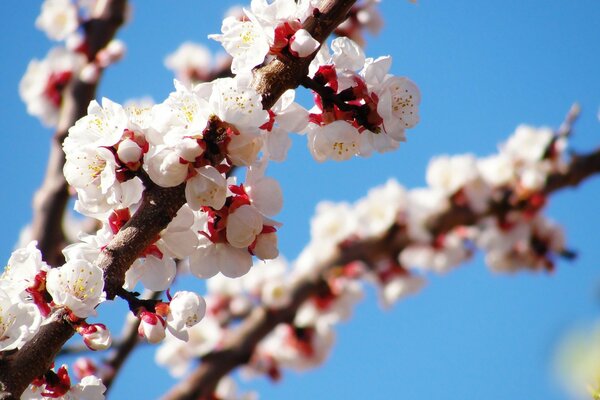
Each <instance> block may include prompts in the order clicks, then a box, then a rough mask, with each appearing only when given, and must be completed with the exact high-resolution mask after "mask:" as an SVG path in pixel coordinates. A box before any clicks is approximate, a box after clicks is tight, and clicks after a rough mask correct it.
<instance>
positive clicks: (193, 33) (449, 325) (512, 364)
mask: <svg viewBox="0 0 600 400" xmlns="http://www.w3.org/2000/svg"><path fill="white" fill-rule="evenodd" d="M39 3H40V2H27V4H28V5H27V6H24V5H23V2H20V1H15V0H8V1H3V2H1V4H0V11H1V12H2V15H4V16H6V17H5V21H4V22H3V24H0V34H1V35H2V37H3V38H4V39H3V40H2V42H1V44H0V46H1V49H2V59H3V63H2V65H1V66H0V70H1V71H2V83H1V84H0V90H1V92H2V99H3V100H2V107H1V108H0V116H1V118H0V129H1V130H2V132H3V134H2V135H1V136H0V143H1V145H0V149H1V150H0V151H1V152H2V160H3V161H4V162H5V167H4V168H2V169H0V179H1V180H2V182H4V185H5V188H6V192H5V195H4V196H3V197H2V200H1V201H2V203H1V204H2V205H3V207H1V208H0V213H1V214H0V218H1V220H2V221H3V226H4V229H3V230H2V232H1V233H0V235H1V239H2V240H1V241H0V257H3V259H5V260H7V259H8V257H9V255H10V251H11V249H12V247H13V245H14V243H15V241H16V239H17V237H18V234H19V231H20V229H21V228H22V227H23V226H25V225H26V224H27V223H28V221H29V220H30V218H31V197H32V194H33V193H34V192H35V190H36V188H37V187H38V186H39V184H40V182H41V180H42V178H43V170H44V166H45V163H46V157H47V149H48V144H49V141H50V137H51V131H49V130H47V129H44V128H43V127H42V126H41V124H40V123H39V122H38V121H37V120H35V119H33V118H31V117H29V116H28V115H27V114H26V112H25V107H24V105H23V104H22V103H21V101H20V99H19V98H18V94H17V85H18V82H19V80H20V78H21V76H22V74H23V73H24V71H25V69H26V66H27V63H28V62H29V60H30V59H31V58H34V57H37V58H41V57H43V56H44V55H45V54H46V52H47V50H48V49H49V47H50V43H49V42H48V40H47V39H46V38H45V37H44V35H43V34H42V33H41V32H38V31H36V30H35V28H34V26H33V22H34V20H35V16H36V15H37V12H38V10H39V9H38V4H39ZM132 3H133V12H132V20H131V21H130V23H129V24H128V25H127V26H126V27H125V28H124V29H123V30H122V31H121V32H120V34H119V37H120V38H121V39H123V40H124V41H125V43H126V44H127V46H128V53H127V55H126V58H125V59H124V60H123V61H122V62H121V63H120V64H118V65H115V66H114V67H111V68H110V69H109V70H108V71H107V73H106V75H105V77H104V79H103V80H102V83H101V87H100V90H99V94H98V95H99V97H100V96H106V97H109V98H111V99H113V100H115V101H119V102H123V101H125V100H127V99H129V98H133V97H141V96H151V97H153V98H154V99H155V100H156V101H161V100H163V99H164V98H165V97H166V96H167V94H168V92H169V91H170V90H171V89H172V75H171V73H170V71H168V70H166V69H165V68H164V67H163V59H164V57H165V56H166V55H167V54H168V53H170V52H172V51H173V50H175V49H176V48H177V46H178V45H179V44H180V43H181V42H183V41H184V40H193V41H199V42H205V43H206V42H208V41H207V40H206V39H205V38H206V35H207V34H209V33H216V32H218V31H219V28H220V21H221V16H222V13H223V11H224V10H225V9H226V8H227V7H228V6H230V5H233V4H234V2H232V1H229V0H222V1H220V2H198V1H192V0H178V1H164V0H154V1H144V2H142V1H139V0H138V1H133V2H132ZM382 10H383V14H384V16H385V20H386V26H385V28H384V29H383V31H382V32H381V34H380V36H379V37H376V38H373V39H372V40H370V42H369V45H368V46H367V54H368V55H369V56H374V57H376V56H379V55H384V54H391V55H392V56H393V57H394V63H393V67H392V71H393V72H394V74H396V75H404V76H408V77H410V78H411V79H412V80H414V81H415V82H416V83H417V84H418V85H419V87H420V89H421V92H422V97H423V102H422V107H421V123H420V124H419V125H418V126H417V127H416V128H415V129H413V130H411V131H410V132H408V142H407V143H406V144H404V145H403V146H401V148H400V149H399V150H398V151H397V152H395V153H391V154H385V155H374V156H372V157H371V158H369V159H355V160H352V161H349V162H345V163H334V162H327V163H323V164H319V163H316V162H315V161H313V160H312V158H311V157H310V155H309V153H308V150H307V149H306V145H305V141H304V138H302V137H299V138H297V139H295V140H294V146H293V149H292V153H291V154H290V157H289V159H288V161H287V162H286V163H283V164H273V165H272V166H271V167H270V169H269V173H270V175H272V176H274V177H276V178H277V179H279V180H280V182H281V183H282V186H283V189H284V195H285V208H284V210H283V212H282V213H281V214H280V215H279V220H281V221H282V222H283V223H284V227H283V228H282V230H281V231H280V232H281V235H280V243H281V250H282V252H283V254H285V255H286V257H287V258H289V259H293V258H294V257H295V256H296V255H297V254H298V252H299V251H300V249H301V248H302V246H303V244H304V243H306V241H307V239H308V232H309V225H308V220H309V218H310V216H311V215H312V212H313V210H314V207H315V205H316V204H317V202H318V201H319V200H323V199H328V200H336V201H339V200H350V201H353V200H355V199H357V198H359V197H361V196H362V195H364V194H365V193H366V192H367V190H368V189H369V188H370V187H372V186H375V185H378V184H381V183H383V182H385V181H386V180H387V179H388V178H389V177H395V178H396V179H398V180H399V181H400V182H401V183H403V184H404V185H405V186H407V187H409V188H412V187H417V186H422V185H424V183H425V178H424V176H425V175H424V171H425V168H426V166H427V163H428V160H429V159H430V158H431V157H432V156H434V155H439V154H457V153H465V152H472V153H475V154H478V155H485V154H489V153H492V152H494V151H495V149H496V146H497V145H498V143H500V142H501V141H503V140H505V138H506V137H508V135H509V134H510V133H511V132H512V131H513V130H514V128H515V127H516V126H517V125H518V124H520V123H528V124H533V125H548V126H552V127H557V126H558V125H559V124H560V122H561V121H562V119H563V116H564V115H565V113H566V112H567V110H568V109H569V107H570V105H571V104H572V103H573V102H574V101H578V102H580V104H581V105H582V107H583V115H582V117H581V119H580V121H579V122H578V123H577V126H576V131H575V137H574V138H573V140H572V147H573V148H574V149H575V150H580V151H586V150H587V151H589V150H591V149H593V148H594V147H595V146H598V145H599V144H600V135H598V133H599V132H600V125H599V122H598V120H597V117H596V114H597V110H598V106H599V105H600V78H599V77H598V72H599V71H600V56H599V55H600V51H599V50H600V45H599V44H598V39H599V38H600V24H598V21H600V3H598V2H597V0H578V1H572V0H530V1H526V2H523V1H517V0H505V1H502V2H500V1H486V2H482V1H474V0H473V1H466V0H464V1H460V0H459V1H451V2H450V1H444V2H442V1H424V0H423V1H420V2H419V4H417V5H414V4H411V3H409V2H407V1H403V0H384V1H383V4H382ZM210 46H211V47H212V48H213V49H215V50H216V49H217V48H218V46H217V44H216V43H211V44H210ZM599 195H600V184H599V182H598V180H597V179H593V180H590V181H588V182H586V183H585V184H584V185H583V186H582V187H580V188H577V189H573V190H565V191H563V192H561V193H560V194H558V195H557V196H555V197H554V198H553V199H552V201H551V203H550V206H549V209H548V210H547V213H548V215H550V216H551V217H552V218H554V219H555V220H557V221H559V222H561V224H562V225H563V226H564V227H565V230H566V232H567V237H568V242H569V244H570V246H571V247H572V248H574V249H576V250H577V251H578V253H579V257H578V259H577V260H575V261H574V262H560V263H559V264H558V268H557V271H556V272H555V273H554V274H551V275H548V274H527V273H525V274H519V275H516V276H497V275H494V274H492V273H491V272H489V271H488V270H487V269H486V268H485V266H484V265H483V263H482V261H481V257H476V258H475V260H474V261H473V262H471V263H469V264H468V265H464V266H463V267H461V268H459V269H458V270H456V271H454V272H452V273H451V274H448V275H445V276H440V277H432V278H431V280H430V283H429V285H428V286H427V287H426V289H425V290H424V291H423V292H422V293H421V294H419V295H418V296H417V297H414V298H411V299H408V300H406V301H404V302H402V303H400V304H398V305H397V306H396V307H394V308H393V309H392V310H390V311H382V310H380V309H379V308H378V306H377V304H376V301H375V298H374V296H373V293H369V295H368V296H367V298H366V299H365V301H363V303H361V305H360V306H359V307H358V308H357V310H356V314H355V317H354V318H353V319H352V320H351V321H350V322H348V323H346V324H343V325H342V326H340V327H339V329H338V335H337V344H336V346H335V348H334V350H333V352H332V354H331V356H330V358H329V360H328V361H327V362H326V364H325V365H324V366H323V367H322V368H320V369H318V370H314V371H311V372H308V373H304V374H296V373H286V374H285V375H284V379H283V381H282V382H281V383H279V384H275V385H273V384H271V383H269V382H267V381H265V380H257V381H252V382H250V383H245V384H244V387H247V388H256V389H257V390H259V391H260V392H261V394H262V398H266V399H272V398H285V399H306V398H317V399H320V398H347V399H364V398H368V399H391V398H404V399H426V398H428V399H432V398H446V399H461V400H462V399H480V398H485V399H486V400H495V399H498V400H500V399H502V400H505V399H545V400H559V399H566V398H567V396H566V395H565V394H564V392H562V391H561V390H560V388H559V386H558V384H557V383H556V382H555V379H554V377H553V371H552V358H553V352H554V349H555V346H556V345H557V343H558V341H559V339H560V337H561V336H562V335H563V334H564V333H565V332H566V331H567V330H568V329H569V328H571V327H572V326H575V325H578V324H582V323H586V321H590V322H591V321H593V320H594V319H595V318H596V317H597V315H598V310H599V308H600V307H598V306H599V305H600V296H599V293H600V290H599V289H600V269H599V268H598V266H599V264H600V261H598V260H600V246H598V245H597V242H598V235H596V227H597V226H600V208H599V207H598V200H597V199H598V196H599ZM118 318H120V317H117V320H118ZM116 332H118V331H115V333H116ZM152 353H153V350H152V349H151V348H150V347H146V348H144V349H143V350H142V351H140V352H139V354H138V355H137V356H136V358H134V359H133V360H131V362H130V363H129V365H128V372H127V373H126V374H124V375H123V376H122V377H121V378H120V379H119V380H118V382H117V383H116V386H115V388H114V393H113V395H114V398H123V397H125V394H126V393H128V395H129V396H130V397H131V396H132V395H133V396H134V398H153V397H156V396H158V395H159V394H160V393H163V392H164V391H165V390H167V389H168V387H169V386H170V385H171V384H172V380H171V379H170V378H169V377H168V374H167V372H166V371H164V370H161V369H159V368H154V367H152V366H151V365H150V361H151V359H152ZM136 363H137V364H136ZM140 363H143V364H140ZM141 365H143V367H140V366H141ZM132 390H135V391H134V392H132Z"/></svg>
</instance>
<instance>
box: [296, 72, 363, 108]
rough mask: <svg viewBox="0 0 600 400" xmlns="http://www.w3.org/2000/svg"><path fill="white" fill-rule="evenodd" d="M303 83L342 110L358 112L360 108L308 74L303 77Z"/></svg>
mask: <svg viewBox="0 0 600 400" xmlns="http://www.w3.org/2000/svg"><path fill="white" fill-rule="evenodd" d="M301 85H302V86H303V87H305V88H307V89H310V90H312V91H313V92H315V93H317V94H318V95H319V96H321V98H322V99H323V100H325V101H327V102H329V103H333V104H335V105H336V106H337V108H339V109H340V110H342V111H353V112H357V111H359V109H360V108H359V107H358V106H353V105H351V104H348V103H346V102H344V101H343V100H342V99H341V98H340V97H339V96H337V95H336V94H335V92H334V91H333V89H331V88H330V87H327V86H323V85H321V84H319V83H318V82H316V81H315V80H314V79H311V78H309V77H308V76H305V77H304V78H302V82H301Z"/></svg>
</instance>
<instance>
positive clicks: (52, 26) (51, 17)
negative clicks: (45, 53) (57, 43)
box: [35, 0, 79, 40]
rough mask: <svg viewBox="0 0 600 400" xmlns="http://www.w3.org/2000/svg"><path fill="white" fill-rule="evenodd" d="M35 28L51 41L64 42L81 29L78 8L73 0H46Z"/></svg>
mask: <svg viewBox="0 0 600 400" xmlns="http://www.w3.org/2000/svg"><path fill="white" fill-rule="evenodd" d="M35 26H36V28H38V29H40V30H42V31H44V32H45V33H46V35H48V37H49V38H50V39H53V40H64V39H66V38H67V36H69V35H70V34H71V33H73V32H75V30H76V29H77V28H78V27H79V20H78V17H77V7H76V6H75V4H73V2H72V1H71V0H45V1H44V3H42V12H41V14H40V15H39V16H38V17H37V19H36V20H35Z"/></svg>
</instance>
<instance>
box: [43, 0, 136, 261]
mask: <svg viewBox="0 0 600 400" xmlns="http://www.w3.org/2000/svg"><path fill="white" fill-rule="evenodd" d="M126 5H127V0H102V1H99V2H98V3H97V4H96V7H95V9H94V10H93V14H92V18H91V19H90V20H89V21H87V22H86V23H85V24H84V30H85V40H86V44H87V48H88V51H87V54H88V60H90V61H91V60H93V59H94V58H95V57H96V54H97V53H98V51H100V50H101V49H102V48H104V47H105V46H106V45H107V44H108V43H109V42H110V41H111V40H112V38H113V37H114V35H115V33H116V31H117V29H118V28H119V27H120V26H121V25H122V24H123V21H124V20H125V9H126ZM97 82H98V80H97V81H96V82H95V83H85V82H83V81H81V80H80V79H79V78H77V77H75V78H74V79H73V82H71V83H70V84H69V85H68V86H67V87H66V88H65V90H64V91H63V101H62V104H61V107H60V111H59V113H60V115H59V121H58V126H57V129H56V132H55V133H54V136H53V138H52V143H51V146H50V155H49V157H48V165H47V168H46V176H45V177H44V181H43V183H42V185H41V187H40V188H39V189H38V191H37V192H36V194H35V196H34V198H33V221H32V225H31V236H32V237H31V238H32V240H37V241H38V249H39V250H40V251H41V253H42V256H43V258H44V260H45V261H46V262H47V263H48V264H49V265H51V266H58V265H61V264H63V263H64V257H63V255H62V253H61V250H62V248H63V247H64V245H65V236H64V232H63V229H62V224H63V216H64V213H65V209H66V206H67V202H68V201H69V186H68V184H67V181H66V180H65V177H64V175H63V167H64V165H65V155H64V152H63V150H62V143H63V141H64V139H65V137H66V136H67V133H68V130H69V128H70V127H71V126H73V125H74V124H75V122H76V121H77V120H78V119H80V118H81V117H83V116H85V114H86V113H87V107H88V105H89V103H90V101H91V100H93V99H94V97H95V95H96V87H97V84H98V83H97Z"/></svg>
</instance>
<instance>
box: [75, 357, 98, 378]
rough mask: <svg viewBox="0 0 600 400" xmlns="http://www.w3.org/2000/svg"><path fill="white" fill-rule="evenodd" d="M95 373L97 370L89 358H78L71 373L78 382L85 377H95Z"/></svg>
mask: <svg viewBox="0 0 600 400" xmlns="http://www.w3.org/2000/svg"><path fill="white" fill-rule="evenodd" d="M97 371H98V368H97V367H96V365H95V364H94V362H93V361H92V360H91V359H90V358H87V357H79V358H78V359H77V360H75V362H74V363H73V373H74V374H75V377H76V378H77V379H79V380H82V379H83V378H85V377H86V376H90V375H95V374H96V372H97Z"/></svg>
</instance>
